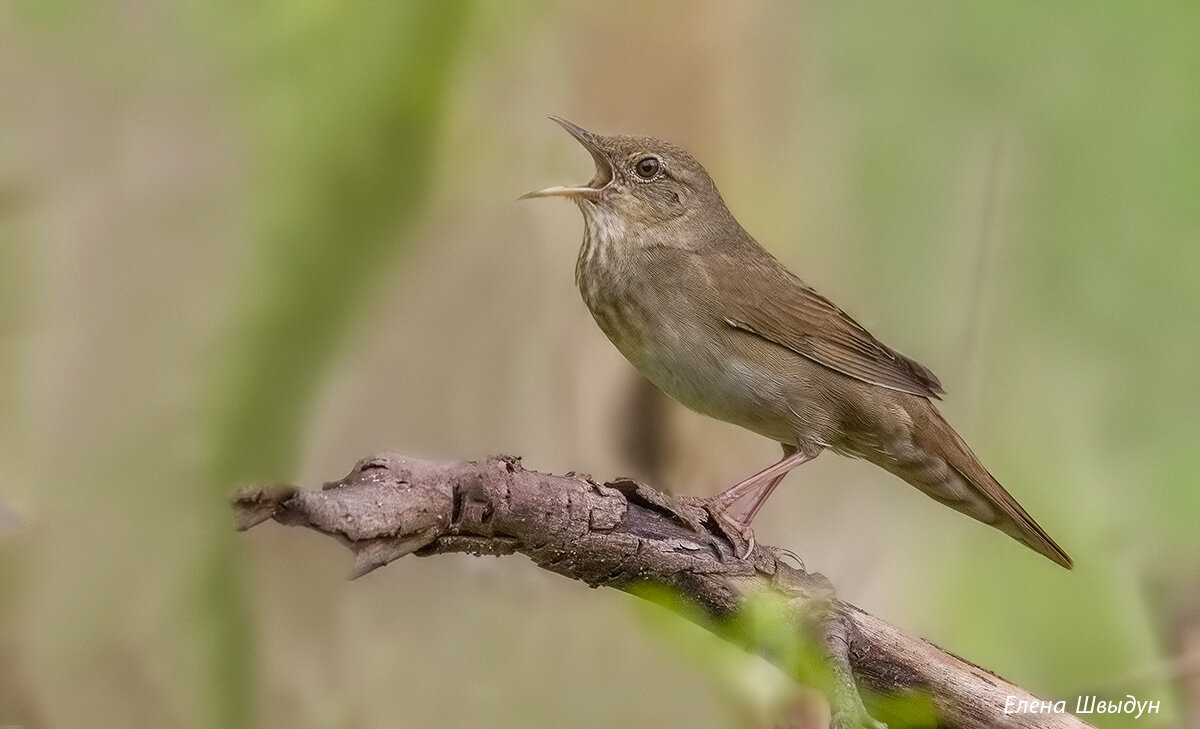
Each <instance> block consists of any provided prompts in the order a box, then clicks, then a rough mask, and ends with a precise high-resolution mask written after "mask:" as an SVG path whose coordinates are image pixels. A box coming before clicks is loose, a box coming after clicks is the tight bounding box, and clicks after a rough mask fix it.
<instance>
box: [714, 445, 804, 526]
mask: <svg viewBox="0 0 1200 729" xmlns="http://www.w3.org/2000/svg"><path fill="white" fill-rule="evenodd" d="M811 458H812V456H809V455H807V454H805V453H803V452H802V451H798V450H796V448H795V447H794V446H784V447H783V458H782V459H780V460H779V461H778V462H777V463H775V464H773V465H771V466H768V467H767V468H764V469H763V470H761V471H759V472H758V473H756V474H754V475H753V476H751V477H750V478H747V479H746V480H744V481H741V482H739V483H736V484H734V485H733V486H730V487H729V488H727V489H725V490H724V491H722V492H721V493H719V494H717V495H716V496H714V497H712V499H710V500H709V503H710V504H712V505H713V506H714V507H716V508H718V509H720V510H722V511H724V510H725V509H728V508H729V507H730V506H733V502H735V501H737V500H738V499H740V498H742V497H743V496H745V495H747V494H751V493H754V492H755V491H758V490H759V489H763V490H765V491H766V492H767V493H768V494H770V491H771V490H772V489H774V488H775V486H776V485H778V483H779V481H780V479H782V478H783V477H784V476H785V475H787V472H788V471H790V470H792V469H793V468H795V467H796V466H799V465H800V464H801V463H804V462H805V461H807V460H810V459H811ZM777 477H778V478H777ZM764 487H765V488H764ZM764 498H765V497H764Z"/></svg>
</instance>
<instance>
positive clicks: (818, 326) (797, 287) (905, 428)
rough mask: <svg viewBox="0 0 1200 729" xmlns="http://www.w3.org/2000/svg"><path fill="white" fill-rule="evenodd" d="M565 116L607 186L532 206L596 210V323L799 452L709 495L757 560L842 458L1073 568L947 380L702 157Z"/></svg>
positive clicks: (720, 409)
mask: <svg viewBox="0 0 1200 729" xmlns="http://www.w3.org/2000/svg"><path fill="white" fill-rule="evenodd" d="M550 118H551V119H553V120H554V121H556V122H558V124H560V125H561V126H562V127H563V128H564V129H566V130H567V132H569V133H570V134H571V135H572V136H573V137H574V138H575V139H576V140H577V141H578V142H579V143H580V144H582V145H583V147H584V148H585V149H587V151H588V152H589V153H591V156H592V159H593V160H594V161H595V164H596V172H595V175H594V176H593V177H592V179H591V180H590V181H589V182H588V183H587V184H585V185H580V186H572V187H565V186H559V187H549V188H546V189H544V190H538V191H536V192H531V193H528V194H527V195H524V196H522V197H523V198H529V197H565V198H569V199H571V200H573V201H574V202H575V203H577V204H578V206H579V209H580V210H581V211H582V212H583V219H584V224H585V225H584V234H583V245H582V247H581V248H580V251H579V258H578V261H577V262H576V266H575V280H576V283H577V284H578V286H579V290H580V292H581V294H582V295H583V300H584V302H585V303H586V304H587V307H588V309H590V310H591V313H592V316H593V318H594V319H595V320H596V323H597V324H599V325H600V328H601V329H602V330H603V331H604V333H605V334H606V335H607V336H608V338H609V339H610V340H611V341H612V343H613V344H614V345H616V347H617V349H618V350H620V351H621V354H623V355H624V356H625V357H626V359H628V360H629V361H630V362H631V363H632V364H633V365H634V366H635V367H636V368H637V369H638V370H640V371H641V372H642V374H643V375H645V376H646V377H647V378H648V379H649V380H650V381H651V382H653V383H654V384H655V385H656V386H658V387H659V388H660V389H662V390H663V391H664V392H666V393H667V394H669V395H671V396H672V397H674V398H675V399H676V400H678V401H680V402H681V403H683V404H684V405H686V406H687V407H689V408H691V409H692V410H695V411H697V412H699V413H702V414H704V415H708V416H711V417H714V418H717V419H719V420H724V421H726V422H729V423H734V424H736V425H740V426H742V427H745V428H748V429H750V430H752V431H754V432H755V433H759V434H761V435H763V436H766V437H768V438H771V439H773V440H775V441H777V442H779V443H780V444H781V445H782V446H783V458H782V459H781V460H780V461H778V462H777V463H775V464H773V465H771V466H770V467H768V468H766V469H764V470H762V471H760V472H758V473H756V474H754V475H753V476H750V477H749V478H747V479H745V480H744V481H742V482H740V483H738V484H736V485H734V486H732V487H730V488H729V489H726V490H725V491H723V492H721V493H720V494H718V495H716V496H714V497H712V498H711V499H708V500H707V507H708V508H709V510H710V511H712V512H713V513H714V514H717V515H719V516H720V517H722V518H726V519H729V520H731V523H733V524H734V525H735V526H736V528H737V530H738V531H739V532H740V533H741V536H742V537H743V538H744V539H745V540H746V545H745V546H746V553H747V554H748V553H749V551H750V550H752V549H753V532H751V531H750V522H751V520H753V519H754V516H755V514H757V513H758V510H759V509H760V508H761V507H762V505H763V503H764V502H765V501H766V499H767V497H769V496H770V495H771V492H772V491H773V490H774V489H775V487H776V486H777V485H778V484H779V482H780V480H782V479H783V477H784V476H785V475H786V474H787V473H788V472H789V471H791V470H792V469H793V468H795V467H796V466H799V465H800V464H802V463H804V462H806V461H810V460H812V459H813V458H815V457H817V455H818V454H820V453H821V452H822V451H825V450H830V451H833V452H835V453H840V454H842V455H844V456H850V457H853V458H862V459H865V460H867V461H869V462H871V463H873V464H875V465H877V466H879V467H881V468H883V469H885V470H887V471H890V472H891V473H893V474H895V475H897V476H899V477H900V478H902V479H904V480H905V481H907V482H908V483H910V484H912V485H913V486H916V487H917V488H918V489H920V490H921V491H923V492H924V493H926V494H928V495H929V496H931V497H932V498H934V499H936V500H937V501H940V502H941V503H943V504H945V505H947V506H949V507H951V508H952V509H955V510H957V511H960V512H962V513H964V514H966V515H967V516H970V517H973V518H975V519H978V520H979V521H981V522H983V523H985V524H990V525H991V526H994V527H996V528H997V529H999V530H1000V531H1002V532H1004V533H1005V534H1008V535H1009V536H1011V537H1013V538H1014V539H1016V540H1017V541H1019V542H1021V543H1022V544H1025V545H1027V546H1029V547H1030V548H1032V549H1033V550H1035V551H1037V552H1038V553H1040V554H1043V555H1045V556H1046V557H1048V558H1050V559H1051V560H1053V561H1054V562H1056V563H1058V564H1060V565H1062V566H1063V567H1066V568H1068V569H1069V568H1070V567H1071V558H1070V557H1069V556H1067V553H1066V552H1064V551H1063V550H1062V549H1061V548H1060V547H1059V546H1058V545H1057V544H1055V543H1054V540H1053V539H1051V538H1050V535H1049V534H1047V533H1046V531H1045V530H1044V529H1042V528H1041V527H1040V526H1038V523H1037V522H1035V521H1034V520H1033V517H1031V516H1030V515H1029V513H1028V512H1026V511H1025V509H1023V508H1021V505H1020V504H1018V503H1017V501H1016V499H1014V498H1013V497H1012V496H1011V495H1009V493H1008V492H1007V491H1005V490H1004V487H1003V486H1001V485H1000V483H999V482H998V481H997V480H996V479H995V478H993V477H992V475H991V474H990V473H988V472H987V469H985V468H984V467H983V465H982V464H980V462H979V459H978V458H976V457H975V454H974V453H972V452H971V449H970V448H968V447H967V444H966V442H964V441H963V439H962V438H961V437H960V436H959V435H958V433H956V432H955V431H954V429H953V428H951V427H950V425H949V424H948V423H947V422H946V421H945V419H943V418H942V416H941V414H940V413H938V411H937V409H936V408H935V407H934V406H933V403H932V402H931V400H933V399H937V398H938V397H939V395H941V394H942V392H943V390H942V386H941V383H940V382H938V379H937V377H935V376H934V374H933V373H932V372H930V371H929V370H928V369H926V368H925V367H923V366H921V365H920V364H917V363H916V362H915V361H913V360H911V359H909V358H908V357H905V356H904V355H902V354H900V353H899V352H897V351H896V350H894V349H892V348H890V347H888V346H887V345H885V344H883V343H882V342H880V341H879V340H878V339H876V338H875V337H873V336H872V335H871V333H870V332H868V331H867V330H866V329H864V328H863V327H862V325H860V324H859V323H858V322H856V321H854V319H852V318H850V316H849V315H847V314H846V313H845V312H844V311H842V310H841V309H839V308H838V307H837V306H835V305H834V304H833V303H832V302H830V301H829V300H828V299H826V298H825V297H824V296H822V295H821V294H819V293H817V292H816V291H815V290H813V289H812V287H810V286H809V285H807V284H806V283H804V282H803V281H801V280H800V279H799V278H797V277H796V276H795V275H794V274H792V273H791V272H790V271H788V270H787V269H786V268H784V266H783V265H782V264H781V263H780V262H779V261H778V260H776V259H775V257H774V256H772V255H771V254H770V253H768V252H767V251H766V250H765V249H764V248H763V247H762V246H760V245H759V244H758V242H757V241H755V240H754V238H752V237H751V236H750V234H749V233H747V232H746V231H745V230H744V229H743V228H742V226H741V225H740V224H738V221H737V220H736V219H735V218H734V217H733V215H732V214H731V213H730V212H729V209H728V208H727V207H726V206H725V201H724V200H723V199H722V198H721V195H720V193H719V192H718V191H717V187H716V185H715V184H714V183H713V180H712V178H711V177H710V176H709V174H708V172H706V171H705V169H704V167H702V166H701V165H700V163H699V162H697V161H696V160H695V159H693V158H692V156H691V155H689V154H688V153H687V152H685V151H684V150H682V149H680V148H679V147H677V146H675V145H673V144H670V143H669V142H664V141H661V140H658V139H654V138H652V137H636V136H625V135H600V134H595V133H592V132H589V131H587V130H585V129H583V128H581V127H579V126H576V125H575V124H572V123H571V122H568V121H566V120H564V119H560V118H558V117H550ZM744 496H752V498H751V500H750V503H749V505H748V506H747V508H746V509H745V511H744V512H742V514H741V516H740V517H739V518H733V517H730V516H728V514H727V513H726V512H727V511H728V509H729V508H730V507H731V506H732V505H733V504H734V502H736V501H737V500H739V499H741V498H742V497H744Z"/></svg>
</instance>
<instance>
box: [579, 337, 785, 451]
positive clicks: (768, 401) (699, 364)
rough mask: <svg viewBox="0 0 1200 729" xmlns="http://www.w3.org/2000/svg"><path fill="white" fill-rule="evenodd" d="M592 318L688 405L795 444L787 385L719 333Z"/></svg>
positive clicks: (638, 365)
mask: <svg viewBox="0 0 1200 729" xmlns="http://www.w3.org/2000/svg"><path fill="white" fill-rule="evenodd" d="M597 321H598V322H599V323H600V326H601V328H602V329H603V330H604V332H605V334H607V335H608V337H609V339H610V340H611V341H612V342H613V344H615V345H616V347H617V349H619V350H620V351H621V353H622V354H623V355H625V358H626V359H628V360H629V361H630V362H631V363H632V364H633V365H634V366H635V367H636V368H637V369H638V370H639V371H640V372H641V373H642V374H643V375H645V376H646V378H647V379H648V380H650V381H651V382H653V383H654V384H655V385H656V386H657V387H658V388H659V389H661V390H662V391H663V392H665V393H667V394H668V395H670V396H671V397H673V398H675V399H676V400H678V401H679V402H681V403H683V404H684V405H686V406H687V407H688V408H690V409H692V410H695V411H696V412H698V413H701V414H703V415H708V416H709V417H713V418H716V419H718V420H724V421H726V422H729V423H734V424H736V425H740V426H742V427H745V428H747V429H749V430H752V431H754V432H756V433H759V434H761V435H764V436H766V437H768V438H772V439H774V440H776V441H779V442H782V443H793V444H794V443H795V440H796V430H795V427H794V424H793V423H792V422H791V420H792V417H793V414H792V413H791V410H790V409H789V407H788V393H787V391H786V390H787V389H788V388H787V383H785V382H782V381H781V379H780V377H779V376H778V373H773V372H771V371H770V370H769V369H768V368H767V367H764V366H763V364H761V363H760V362H758V361H756V360H754V359H752V358H750V357H745V356H742V354H741V353H740V352H738V351H737V350H736V349H735V348H731V347H730V346H729V343H728V342H727V341H724V338H723V337H724V334H723V333H721V332H718V331H706V330H704V329H703V328H701V327H691V328H682V327H679V326H678V325H674V324H667V325H663V326H652V325H648V323H647V322H625V324H626V325H625V326H621V327H612V326H608V325H607V324H609V323H608V322H605V321H603V320H602V319H601V317H599V316H598V317H597Z"/></svg>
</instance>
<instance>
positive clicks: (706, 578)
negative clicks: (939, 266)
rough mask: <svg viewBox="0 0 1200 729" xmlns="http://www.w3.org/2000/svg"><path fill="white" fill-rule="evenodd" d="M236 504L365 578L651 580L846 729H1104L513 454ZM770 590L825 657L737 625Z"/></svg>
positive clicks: (353, 476)
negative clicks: (429, 572) (484, 561)
mask: <svg viewBox="0 0 1200 729" xmlns="http://www.w3.org/2000/svg"><path fill="white" fill-rule="evenodd" d="M233 501H234V507H235V511H236V519H237V525H238V528H239V529H248V528H250V527H252V526H254V525H256V524H259V523H261V522H263V521H266V520H268V519H274V520H275V521H277V522H279V523H281V524H287V525H291V526H304V527H308V528H310V529H315V530H316V531H319V532H321V533H323V534H327V535H329V536H332V537H335V538H336V539H338V541H340V542H342V543H343V544H344V545H345V546H347V547H348V548H349V549H350V550H351V551H353V552H354V555H355V570H354V571H355V576H359V575H363V574H366V573H367V572H370V571H371V570H373V569H376V568H378V567H382V566H383V565H386V564H387V563H389V562H391V561H393V560H395V559H398V558H400V557H403V556H405V555H407V554H414V553H415V554H417V555H418V556H429V555H434V554H441V553H444V552H468V553H471V554H476V555H482V554H490V555H502V554H513V553H515V552H520V553H522V554H525V555H526V556H528V557H529V558H530V559H532V560H533V562H534V563H535V564H537V565H538V566H539V567H542V568H543V569H547V570H550V571H552V572H556V573H558V574H560V575H563V576H565V577H569V578H571V579H575V580H580V581H582V582H585V583H587V584H588V585H591V586H593V587H601V586H603V587H612V588H616V589H618V590H624V591H627V592H633V593H635V594H640V595H642V596H647V595H648V594H650V593H648V592H647V590H645V588H646V587H647V586H648V585H654V586H661V587H665V588H667V589H668V590H669V591H670V594H675V595H678V596H680V598H682V599H683V600H684V601H686V603H678V602H677V603H675V606H676V607H678V606H679V605H680V604H687V605H690V606H691V607H692V608H698V609H688V610H684V611H683V613H684V614H685V616H686V617H689V618H690V619H693V620H698V621H701V622H702V623H703V624H704V625H705V627H707V628H709V629H710V630H713V632H715V633H717V634H718V635H721V636H722V637H723V638H726V639H728V640H731V641H734V642H738V643H740V644H741V645H742V646H743V647H745V648H746V649H748V650H753V651H756V652H758V653H761V654H762V655H763V656H764V657H765V658H767V660H771V661H773V662H775V663H776V664H777V665H779V666H780V668H781V669H783V670H785V671H787V672H788V673H790V674H792V675H793V676H794V677H795V678H796V679H797V680H800V681H803V682H806V683H809V684H811V685H816V686H818V687H819V688H821V689H822V690H823V691H825V693H826V696H827V697H828V699H829V703H830V706H831V710H832V713H833V723H834V726H835V727H838V729H843V728H847V729H848V728H850V727H862V726H866V727H875V726H878V723H877V722H876V721H875V719H873V718H872V716H874V717H875V718H877V719H880V720H883V721H885V722H890V723H891V724H892V725H893V726H902V725H905V724H910V723H911V721H912V719H911V716H910V717H909V718H908V719H906V718H905V717H904V716H903V714H902V713H901V712H900V711H899V709H898V707H902V706H905V705H910V706H911V702H909V703H908V704H906V703H905V702H904V701H900V702H898V701H897V700H896V698H897V697H906V698H907V699H913V697H916V700H917V702H918V703H920V702H921V701H923V702H924V705H925V706H926V707H930V708H931V709H932V711H933V713H934V714H935V715H936V723H937V725H938V726H941V727H947V728H948V729H981V728H983V727H1005V728H1012V729H1026V728H1032V727H1042V728H1053V729H1068V728H1071V729H1078V728H1081V727H1087V726H1088V725H1087V724H1085V723H1084V722H1082V721H1080V720H1079V719H1077V718H1076V717H1074V716H1072V715H1071V714H1066V713H1009V714H1005V713H1004V709H1005V706H1006V705H1007V706H1009V707H1010V708H1011V707H1013V706H1016V705H1018V703H1019V702H1022V701H1024V702H1029V703H1027V704H1026V705H1032V706H1035V707H1041V706H1043V705H1044V704H1043V702H1042V701H1041V700H1040V699H1037V698H1035V697H1034V696H1032V695H1031V694H1030V693H1028V692H1027V691H1025V690H1024V689H1021V688H1019V687H1017V686H1014V685H1012V684H1010V683H1008V682H1006V681H1004V680H1003V679H1001V678H999V677H998V676H996V675H995V674H992V673H990V672H989V671H986V670H984V669H982V668H980V667H978V666H975V665H973V664H971V663H969V662H967V661H964V660H962V659H961V658H958V657H957V656H954V655H952V654H950V653H947V652H945V651H943V650H941V649H939V648H938V647H936V646H934V645H933V644H931V643H928V642H926V641H923V640H921V639H919V638H914V637H912V636H909V635H906V634H905V633H903V632H902V631H900V630H899V629H898V628H896V627H894V626H892V625H890V624H888V623H887V622H885V621H883V620H881V619H879V618H877V617H874V616H873V615H870V614H868V613H866V612H864V611H862V610H860V609H858V608H856V607H854V606H853V605H850V604H849V603H846V602H843V601H841V600H839V599H837V598H836V597H835V595H834V593H833V589H832V587H831V586H830V584H829V582H828V581H827V580H826V579H825V578H824V577H823V576H822V575H820V574H817V573H812V572H806V571H804V570H802V569H797V568H795V567H792V566H791V565H789V564H787V563H786V562H785V561H783V557H784V555H785V554H786V552H784V551H783V550H779V549H776V548H773V547H768V546H764V545H759V546H758V547H757V548H755V550H754V551H753V552H752V553H751V554H750V555H749V556H748V557H746V558H744V559H741V558H739V557H738V556H737V550H736V549H735V544H737V543H738V537H737V536H736V535H735V534H732V533H730V532H729V530H728V528H727V525H725V524H723V523H722V520H720V519H716V518H714V517H713V515H712V514H710V513H709V512H708V511H707V510H705V509H704V508H703V506H702V505H700V504H699V502H697V501H696V500H694V499H688V498H685V497H672V496H668V495H666V494H664V493H662V492H659V491H656V490H654V489H652V488H649V487H647V486H644V485H642V484H637V483H634V482H632V481H615V482H610V483H606V484H600V483H596V482H595V481H592V480H591V479H590V478H587V477H584V476H579V475H575V474H567V475H565V476H557V475H550V474H544V473H537V472H535V471H527V470H525V469H524V468H522V467H521V464H520V461H519V460H517V459H514V458H507V457H496V458H491V459H488V460H486V461H483V462H474V461H460V462H456V463H444V464H443V463H431V462H428V461H423V460H419V459H415V458H407V457H404V456H399V455H395V454H387V453H385V454H380V455H376V456H372V457H370V458H366V459H364V460H362V461H360V462H359V463H357V464H356V465H355V466H354V469H353V470H352V471H351V472H350V473H349V474H348V475H347V476H346V477H345V478H343V479H341V480H339V481H335V482H332V483H328V484H325V486H324V487H323V488H322V489H321V490H320V491H300V490H297V489H295V488H293V487H290V486H273V487H267V488H261V489H254V490H247V491H243V492H241V493H239V494H237V495H236V496H235V497H234V499H233ZM656 594H660V595H661V594H663V593H662V592H659V593H656ZM761 595H774V596H776V597H777V598H778V601H779V602H778V604H779V605H781V606H782V608H783V612H782V613H781V614H782V616H783V619H784V621H785V622H786V624H787V626H788V629H789V630H790V631H794V632H795V634H796V635H799V636H803V639H804V641H805V643H804V645H807V646H811V647H812V648H813V651H814V652H815V653H816V654H817V655H818V657H819V658H820V659H821V660H818V661H809V660H797V657H796V656H795V655H794V654H792V655H789V654H788V652H787V651H780V650H779V649H778V647H777V646H773V645H770V644H769V643H763V642H760V641H757V640H756V639H755V637H754V636H751V635H747V634H746V633H745V632H744V631H738V630H735V629H733V628H732V627H730V626H732V625H734V624H735V623H736V622H737V621H736V617H737V616H738V615H739V612H740V611H741V610H742V608H743V607H745V605H746V603H747V601H748V600H752V599H755V598H756V596H761ZM727 628H728V629H727ZM1010 697H1012V698H1010ZM864 701H865V703H864ZM1046 705H1047V706H1048V704H1046ZM868 707H869V711H868Z"/></svg>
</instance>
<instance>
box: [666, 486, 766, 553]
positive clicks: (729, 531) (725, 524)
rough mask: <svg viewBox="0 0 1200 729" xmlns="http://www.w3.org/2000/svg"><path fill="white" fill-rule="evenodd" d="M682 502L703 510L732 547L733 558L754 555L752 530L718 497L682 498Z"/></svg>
mask: <svg viewBox="0 0 1200 729" xmlns="http://www.w3.org/2000/svg"><path fill="white" fill-rule="evenodd" d="M681 498H682V500H683V501H684V502H686V503H688V504H691V505H692V506H695V507H697V508H699V509H702V510H704V513H706V514H708V516H709V517H710V518H711V519H712V520H713V523H715V524H716V525H717V528H718V529H720V530H721V533H722V534H724V535H725V538H726V539H728V540H729V543H730V544H731V545H733V556H734V557H736V558H738V559H747V558H748V557H749V556H750V555H751V554H753V553H754V545H755V543H754V530H753V529H751V528H750V525H749V524H746V523H744V522H743V521H742V520H741V519H738V518H737V517H735V516H733V515H732V514H730V513H729V506H730V505H729V504H728V503H726V502H725V501H724V500H722V499H721V498H720V497H707V498H700V497H696V496H684V497H681Z"/></svg>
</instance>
